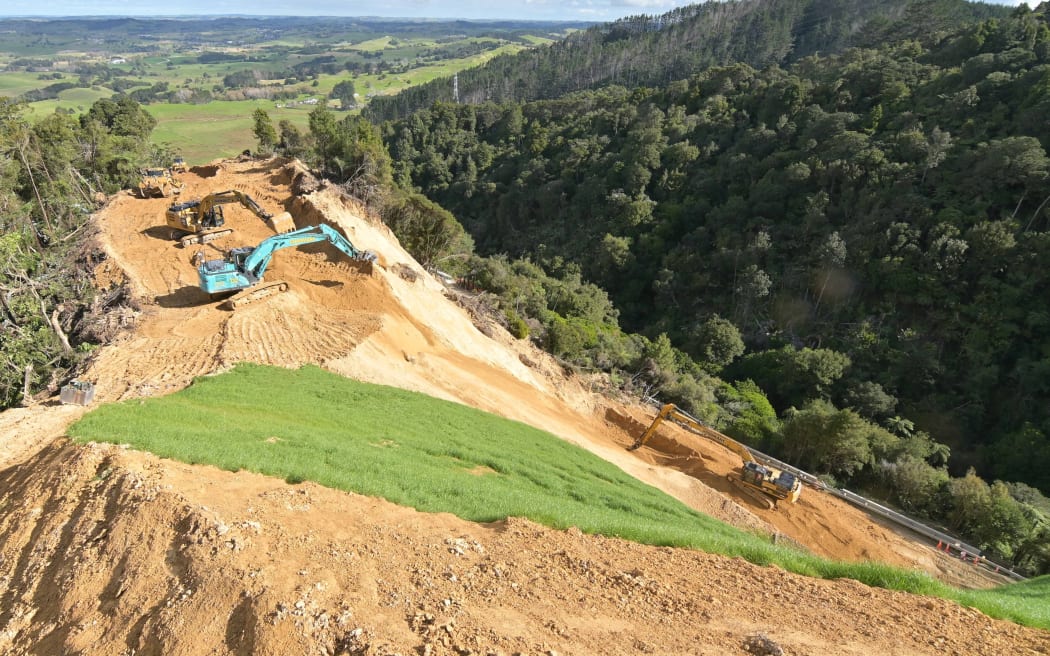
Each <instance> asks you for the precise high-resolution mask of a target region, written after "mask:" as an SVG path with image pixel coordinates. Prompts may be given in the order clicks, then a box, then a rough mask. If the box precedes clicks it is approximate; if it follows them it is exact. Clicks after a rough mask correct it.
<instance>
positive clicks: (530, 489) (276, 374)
mask: <svg viewBox="0 0 1050 656" xmlns="http://www.w3.org/2000/svg"><path fill="white" fill-rule="evenodd" d="M70 435H71V436H72V437H73V438H74V439H76V440H79V441H99V442H112V443H117V444H129V445H131V446H132V447H134V448H137V449H142V450H145V451H150V452H152V453H154V454H156V455H158V456H161V457H165V458H173V459H176V460H180V461H183V462H188V463H202V464H210V465H214V466H217V467H220V468H223V469H227V470H231V471H237V470H241V469H245V470H250V471H253V472H258V473H262V474H267V475H270V476H276V477H280V478H283V479H285V480H287V481H289V482H292V483H294V482H299V481H305V480H310V481H315V482H317V483H320V484H321V485H325V486H329V487H333V488H337V489H341V490H347V491H351V492H356V493H359V494H366V495H371V496H376V497H382V498H385V499H387V500H389V501H392V502H394V503H397V504H401V505H405V506H410V507H413V508H416V509H418V510H421V511H424V512H449V513H453V514H455V515H457V516H459V517H462V518H464V519H468V520H472V521H479V522H490V521H497V520H500V519H504V518H506V517H527V518H529V519H531V520H533V521H536V522H539V523H542V524H545V525H547V526H551V527H554V528H567V527H570V526H576V527H578V528H579V529H580V530H582V531H584V532H587V533H600V534H604V535H611V536H617V537H621V538H625V539H628V540H633V541H636V542H641V543H645V544H652V545H668V546H677V547H689V548H695V549H701V550H703V551H707V552H712V553H719V554H724V555H728V556H742V557H744V558H746V559H747V560H749V561H751V562H754V563H758V564H763V565H765V564H775V565H778V566H780V567H783V568H784V569H787V570H790V571H793V572H797V573H800V574H805V575H810V576H819V577H824V578H840V577H848V578H853V579H856V580H859V581H862V582H864V583H868V584H870V585H875V586H879V587H885V588H891V589H898V590H906V591H910V592H915V593H920V594H935V595H938V596H943V597H948V598H952V599H957V600H959V601H961V602H963V603H967V604H969V605H973V606H975V607H977V608H979V609H981V610H982V611H984V612H986V613H988V614H989V615H992V616H996V617H1004V618H1008V619H1011V620H1014V621H1017V622H1019V623H1023V624H1029V625H1033V626H1039V627H1042V628H1048V629H1050V617H1048V614H1047V610H1046V608H1047V607H1050V604H1046V600H1047V599H1048V598H1050V594H1048V592H1050V590H1048V589H1047V588H1048V585H1050V584H1047V583H1046V582H1045V581H1039V582H1035V581H1032V582H1028V583H1026V584H1024V585H1022V586H1007V587H1005V588H1001V589H997V590H992V591H982V592H965V591H960V590H955V589H952V588H949V587H947V586H944V585H942V584H940V583H938V582H937V581H934V580H933V579H932V578H930V577H929V576H927V575H925V574H920V573H917V572H908V571H904V570H900V569H896V568H893V567H889V566H885V565H879V564H874V563H839V562H832V561H827V560H823V559H820V558H816V557H814V556H812V555H809V554H805V553H801V552H798V551H796V550H793V549H790V548H787V547H783V546H778V545H773V544H770V543H768V542H766V541H765V540H763V539H761V538H759V537H758V536H755V535H752V534H750V533H745V532H743V531H740V530H738V529H736V528H733V527H731V526H728V525H726V524H723V523H721V522H719V521H717V520H715V519H713V518H711V517H708V516H706V515H704V514H701V513H698V512H696V511H693V510H691V509H690V508H688V507H686V506H685V505H683V504H682V503H680V502H679V501H677V500H676V499H674V498H672V497H670V496H669V495H667V494H664V493H663V492H661V491H659V490H657V489H655V488H653V487H650V486H648V485H645V484H643V483H641V482H639V481H638V480H636V479H634V478H632V477H630V476H628V475H627V474H625V473H624V472H623V471H621V470H620V469H618V468H617V467H615V466H613V465H612V464H610V463H608V462H606V461H605V460H602V459H601V458H598V457H597V456H595V455H593V454H591V453H590V452H588V451H585V450H583V449H580V448H578V447H576V446H573V445H571V444H569V443H568V442H566V441H564V440H561V439H559V438H557V437H555V436H554V435H551V434H549V433H545V432H543V431H540V430H537V429H535V428H532V427H530V426H527V425H525V424H521V423H518V422H514V421H509V420H506V419H502V418H500V417H496V416H494V415H490V414H488V413H485V412H481V411H479V410H475V409H472V408H469V407H466V406H462V405H459V404H455V403H449V402H447V401H442V400H437V399H433V398H431V397H428V396H425V395H422V394H418V393H414V392H407V391H405V390H401V389H397V388H392V387H385V386H379V385H370V384H365V383H360V382H357V381H353V380H349V379H346V378H343V377H340V376H336V375H334V374H331V373H328V372H325V371H323V370H322V369H320V368H317V367H303V368H302V369H299V370H288V369H280V368H270V367H263V366H258V365H248V364H242V365H239V366H237V367H236V368H234V369H233V370H231V371H230V372H228V373H226V374H223V375H219V376H210V377H203V378H198V379H197V380H195V381H194V383H193V385H191V386H190V387H188V388H187V389H185V390H183V391H181V392H179V393H176V394H173V395H170V396H165V397H160V398H155V399H146V400H134V401H127V402H123V403H119V404H113V405H107V406H103V407H100V408H98V409H96V410H94V411H93V412H91V413H89V414H87V415H86V416H85V417H84V418H83V419H81V420H80V421H79V422H77V423H76V424H74V425H73V426H72V427H71V428H70Z"/></svg>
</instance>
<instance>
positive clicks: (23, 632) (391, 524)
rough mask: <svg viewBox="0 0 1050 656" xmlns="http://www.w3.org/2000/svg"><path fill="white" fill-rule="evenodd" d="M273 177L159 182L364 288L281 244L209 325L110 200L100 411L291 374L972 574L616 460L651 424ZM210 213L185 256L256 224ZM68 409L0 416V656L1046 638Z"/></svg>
mask: <svg viewBox="0 0 1050 656" xmlns="http://www.w3.org/2000/svg"><path fill="white" fill-rule="evenodd" d="M295 173H296V170H295V169H294V168H291V167H285V166H283V165H282V163H280V162H275V161H273V162H232V161H227V162H222V163H221V164H219V165H216V166H214V167H206V168H198V169H195V172H194V173H191V174H188V175H186V176H184V178H185V180H186V182H187V185H186V188H185V190H184V192H183V197H185V198H196V197H200V196H202V195H204V194H206V193H210V192H214V191H221V190H224V189H228V188H236V189H240V190H241V191H244V192H246V193H248V194H250V195H251V196H252V197H254V198H255V199H256V200H257V201H259V203H260V204H261V205H262V206H263V207H264V208H265V209H267V210H268V211H270V212H274V213H276V212H279V211H283V210H285V209H287V210H289V211H291V212H292V214H293V216H295V218H296V222H297V224H298V225H299V226H300V227H301V226H303V225H307V224H312V223H317V222H319V221H322V220H323V221H328V222H329V223H331V224H333V225H336V226H338V227H340V228H341V229H343V230H344V232H345V233H346V234H347V236H348V237H349V238H350V240H351V241H352V242H354V244H355V245H356V246H358V247H359V248H366V249H370V250H374V251H376V252H378V253H380V255H381V266H377V267H376V268H375V271H374V272H372V273H371V275H368V274H367V273H365V272H362V271H360V270H359V269H358V268H356V267H355V266H354V265H351V264H348V263H346V262H345V260H343V259H341V258H339V257H336V254H335V253H334V252H333V251H330V250H329V249H328V247H327V246H317V247H308V248H303V249H298V250H295V249H287V250H283V251H281V252H279V253H278V254H277V255H276V256H275V258H274V261H273V264H272V265H271V269H270V271H268V273H267V279H268V280H277V279H282V280H286V281H288V282H289V283H290V290H289V291H288V292H287V293H285V294H282V295H280V296H277V297H275V298H272V299H269V300H268V301H267V302H264V303H260V304H256V305H250V306H248V307H246V308H243V309H239V310H238V311H237V312H236V313H231V312H228V311H224V310H222V309H219V308H218V307H217V304H216V303H214V302H211V301H210V299H208V298H207V297H206V296H204V295H203V294H202V293H201V292H200V291H199V290H198V289H197V285H196V274H195V270H194V268H193V266H192V265H191V264H190V258H191V256H192V255H193V253H194V252H195V250H196V249H197V248H199V247H193V248H190V249H181V248H178V247H176V246H174V242H172V241H171V240H170V239H169V235H168V231H167V229H165V228H162V227H160V226H162V224H163V219H162V217H163V211H164V209H165V206H166V205H167V204H168V201H166V200H163V199H156V200H142V199H136V198H133V197H130V196H127V195H120V196H118V197H115V198H114V199H113V200H112V201H111V202H110V203H109V205H108V206H107V207H106V208H105V209H104V210H103V211H101V212H100V213H99V214H98V215H97V217H96V221H97V226H98V230H99V237H98V239H99V241H100V245H101V247H102V248H103V249H104V250H105V252H106V253H107V255H108V259H106V260H105V261H104V262H102V264H100V265H99V267H98V270H97V272H96V273H97V280H98V284H99V285H100V286H103V287H105V286H106V285H109V284H112V283H115V282H120V281H127V283H128V284H129V285H130V286H131V287H132V289H133V294H134V296H135V297H136V298H137V299H139V301H140V302H141V304H142V305H141V307H142V310H141V312H140V313H139V314H138V315H137V316H136V317H133V319H134V320H133V321H129V325H130V328H129V330H128V331H127V333H126V334H125V336H124V337H123V338H121V339H120V340H119V341H118V342H116V343H114V344H111V345H109V346H106V347H104V348H102V349H100V352H99V354H98V357H97V358H96V360H95V361H94V364H93V366H92V368H91V369H90V371H89V372H88V373H87V375H86V376H84V378H86V379H88V380H92V381H94V382H96V383H97V386H98V387H97V392H96V398H97V399H98V400H99V401H102V402H105V401H113V400H118V399H129V398H136V397H140V396H151V395H157V394H164V393H169V392H172V391H176V390H178V389H181V388H182V387H184V386H185V385H187V384H188V383H189V382H190V381H191V380H192V378H193V377H194V376H197V375H201V374H205V373H210V372H215V371H221V370H223V369H224V368H227V367H229V366H230V365H232V364H233V363H236V362H238V361H242V360H250V361H255V362H262V363H270V364H276V365H281V366H298V365H301V364H304V363H316V364H320V365H322V366H324V367H326V368H328V369H330V370H332V371H335V372H338V373H341V374H344V375H347V376H352V377H354V378H357V379H361V380H366V381H372V382H377V383H383V384H389V385H396V386H399V387H404V388H407V389H413V390H417V391H421V392H425V393H427V394H431V395H433V396H438V397H441V398H446V399H450V400H454V401H459V402H462V403H467V404H469V405H473V406H475V407H479V408H481V409H483V410H488V411H491V412H494V413H497V414H500V415H503V416H507V417H510V418H513V419H517V420H521V421H524V422H527V423H529V424H532V425H535V426H537V427H539V428H543V429H545V430H549V431H551V432H553V433H555V434H557V435H559V436H561V437H563V438H565V439H567V440H570V441H572V442H574V443H576V444H579V445H580V446H582V447H584V448H587V449H589V450H591V451H593V452H595V453H597V454H598V455H600V456H602V457H604V458H607V459H608V460H610V461H612V462H614V463H616V464H617V465H619V466H620V467H622V468H623V469H624V470H625V471H627V472H628V473H631V474H633V475H635V476H636V477H638V478H640V479H642V480H644V481H646V482H648V483H650V484H652V485H654V486H657V487H659V488H661V489H663V490H665V491H667V492H668V493H670V494H672V495H674V496H676V497H677V498H679V499H681V500H682V501H683V502H685V503H687V504H688V505H690V506H692V507H694V508H697V509H699V510H702V511H705V512H708V513H710V514H712V515H714V516H716V517H720V518H722V519H724V520H726V521H730V522H732V523H735V524H737V525H739V526H742V527H745V528H750V529H752V530H759V531H766V532H774V531H775V532H779V533H781V534H783V535H786V536H788V537H790V538H791V539H794V540H796V541H798V542H799V543H801V544H804V545H806V546H807V547H808V548H810V549H812V550H814V551H815V552H817V553H820V554H822V555H827V556H831V557H835V558H842V559H851V560H863V559H877V560H884V561H887V562H892V563H894V564H898V565H902V566H907V567H917V568H922V569H925V570H927V571H931V572H933V573H935V574H937V575H938V576H941V577H942V578H945V579H947V580H949V581H953V582H965V583H968V584H971V585H976V584H979V583H980V582H981V579H979V578H976V577H975V574H974V573H973V571H972V568H971V567H969V566H965V565H964V564H962V563H958V562H956V561H953V560H952V559H949V558H945V557H943V556H942V555H941V554H939V553H938V552H936V551H935V550H934V549H931V548H927V547H923V546H921V545H918V544H915V543H913V542H910V541H909V540H907V539H905V538H904V537H902V536H899V535H897V534H896V533H895V532H893V531H892V530H890V529H888V528H886V527H884V526H882V525H880V524H877V523H876V522H874V521H873V520H871V519H870V518H868V517H867V516H865V515H863V514H861V513H859V512H858V511H856V510H853V509H852V508H850V507H849V506H846V505H844V504H841V503H839V502H837V500H835V499H832V498H828V497H825V496H822V495H820V494H819V493H817V492H815V491H813V490H806V491H805V493H804V495H803V498H802V500H801V501H800V503H799V504H798V505H797V506H794V507H788V508H784V507H783V506H782V509H781V511H779V512H770V511H765V510H763V509H759V508H756V507H754V506H752V505H751V504H749V503H748V501H747V499H746V497H740V496H734V495H733V492H732V490H731V489H722V487H721V486H722V484H723V483H724V472H725V471H728V470H729V469H730V468H732V467H734V466H737V465H739V463H734V462H733V461H732V457H731V456H730V454H728V452H725V451H724V450H721V448H720V447H717V446H714V445H709V444H705V443H704V442H703V440H700V439H699V438H696V437H693V436H691V435H688V434H686V433H684V432H681V431H679V430H678V429H676V428H673V427H669V428H668V429H666V430H664V429H662V430H661V432H660V434H659V435H658V437H657V438H656V439H654V440H653V441H652V442H651V444H650V446H651V448H650V447H646V448H645V449H641V450H639V451H637V452H627V451H626V450H625V447H626V446H628V445H630V444H631V442H632V441H633V440H634V438H635V436H636V435H637V432H638V429H639V427H640V426H641V425H642V424H644V423H647V422H648V421H649V419H651V416H652V415H651V412H650V411H649V410H648V409H644V408H638V407H628V406H625V405H623V404H619V403H613V402H610V401H608V400H606V399H603V398H601V397H597V396H595V395H593V394H591V393H589V392H588V391H587V389H586V387H585V385H584V384H583V383H581V381H578V380H575V379H572V378H570V377H567V376H565V375H564V374H563V373H562V369H561V368H560V367H558V366H557V365H556V364H555V363H554V362H552V361H551V360H550V359H549V358H548V357H546V356H545V355H543V354H542V353H539V352H537V351H535V350H533V349H532V348H530V347H529V346H528V345H527V344H523V343H520V342H517V341H515V340H513V339H511V338H510V337H509V336H508V335H507V334H506V333H504V332H503V331H501V330H500V329H498V328H497V327H494V326H490V325H485V324H482V326H483V330H484V332H483V331H482V330H479V328H478V327H477V326H475V324H474V323H473V322H472V321H471V318H470V317H469V315H468V314H467V313H466V312H465V311H464V310H463V309H462V308H461V307H460V306H458V305H456V304H455V303H453V302H452V301H451V300H449V299H447V298H446V297H445V295H444V294H445V290H444V288H443V287H442V285H440V284H439V283H438V282H436V281H435V280H433V279H432V278H431V277H430V276H428V275H426V274H425V273H424V272H423V271H422V270H421V269H420V268H419V266H418V265H417V264H416V263H415V262H414V261H413V260H412V259H411V258H410V257H409V256H408V254H407V253H405V252H404V251H403V250H402V249H401V248H400V246H399V245H398V244H397V242H396V240H395V239H394V238H393V237H392V235H391V234H390V233H389V231H387V230H386V229H385V228H384V227H383V226H381V225H377V224H375V223H374V222H371V221H369V220H366V219H364V218H361V216H360V213H358V212H356V211H355V208H354V207H353V206H352V205H351V204H348V203H347V202H345V201H344V200H343V199H341V198H340V196H339V195H338V194H336V193H335V192H334V191H333V190H327V189H321V190H320V191H318V192H316V193H313V194H311V195H309V196H306V197H293V195H292V192H291V187H290V186H291V183H292V181H293V176H294V175H295ZM226 209H227V211H226V217H227V222H228V224H229V225H230V226H231V227H233V228H235V232H234V234H233V235H231V236H229V237H226V238H224V239H223V240H222V241H218V242H213V243H211V244H208V245H206V246H205V247H204V250H205V251H206V253H207V256H208V257H209V259H210V258H213V257H216V256H218V253H219V252H220V249H223V248H229V247H232V246H237V245H246V244H251V245H254V244H256V243H258V242H259V241H261V240H262V239H264V238H266V237H267V236H269V235H270V234H272V233H271V231H270V230H269V229H268V228H267V227H266V225H265V224H264V223H263V222H262V221H260V220H259V219H258V218H257V217H256V216H255V215H253V214H251V213H250V212H249V211H248V210H247V209H245V208H241V207H240V206H233V205H231V206H227V208H226ZM82 412H83V409H81V408H76V407H70V406H55V405H43V406H37V407H31V408H25V409H14V410H9V411H6V412H4V413H2V414H0V435H2V436H3V437H2V442H0V449H2V451H0V468H2V471H0V503H2V504H3V508H4V512H3V514H0V653H4V654H63V653H70V654H72V653H77V654H107V655H108V654H128V655H130V654H137V655H142V654H164V655H182V654H187V655H189V654H307V653H310V654H340V653H345V654H373V655H380V654H433V655H439V654H442V655H443V654H517V653H521V654H551V653H557V654H628V653H630V654H634V653H651V654H686V653H688V654H732V653H747V652H748V648H749V647H750V651H751V653H776V652H775V649H773V643H776V645H779V647H780V648H782V649H783V651H784V653H788V654H870V653H886V654H938V655H939V654H944V653H958V654H990V655H992V654H994V655H998V654H1026V653H1028V654H1046V653H1050V634H1048V633H1047V632H1045V631H1038V630H1033V629H1026V628H1022V627H1018V626H1016V625H1013V624H1009V623H1006V622H1001V621H995V620H991V619H989V618H987V617H985V616H983V615H981V614H980V613H978V612H976V611H973V610H970V609H966V608H962V607H960V606H958V605H957V604H954V603H951V602H946V601H942V600H938V599H927V598H923V597H917V596H913V595H906V594H902V593H894V592H889V591H885V590H879V589H871V588H867V587H866V586H863V585H860V584H858V583H855V582H851V581H821V580H814V579H808V578H804V577H800V576H796V575H793V574H788V573H785V572H783V571H781V570H779V569H777V568H768V567H758V566H754V565H751V564H749V563H746V562H744V561H742V560H740V559H727V558H722V557H717V556H710V555H706V554H702V553H698V552H694V551H689V550H682V549H669V548H655V547H646V546H641V545H636V544H631V543H627V542H624V541H621V540H616V539H608V538H601V537H594V536H586V535H582V534H580V533H579V532H578V531H571V530H570V531H552V530H548V529H545V528H542V527H539V526H537V525H535V524H532V523H530V522H528V521H525V520H520V519H511V520H508V521H506V522H499V523H496V524H491V525H479V524H474V523H470V522H465V521H462V520H460V519H458V518H455V517H452V516H449V515H427V514H421V513H417V512H415V511H412V510H408V509H404V508H400V507H396V506H393V505H391V504H389V503H386V502H384V501H381V500H376V499H371V498H367V497H363V496H359V495H353V494H346V493H342V492H337V491H333V490H328V489H325V488H321V487H319V486H316V485H311V484H305V485H295V486H292V485H287V484H285V483H283V482H282V481H277V480H273V479H269V478H265V477H262V476H257V475H253V474H248V473H243V472H241V473H236V474H235V473H229V472H223V471H219V470H216V469H213V468H209V467H195V466H189V465H183V464H180V463H175V462H171V461H165V460H160V459H158V458H155V457H153V456H151V455H149V454H143V453H138V452H133V451H129V450H124V449H121V448H118V447H110V446H77V445H72V444H69V443H68V442H67V441H66V440H64V439H63V438H62V435H63V433H64V430H65V427H66V426H67V425H68V423H69V422H71V421H73V420H74V419H75V418H76V417H78V416H79V415H80V414H81V413H82ZM705 483H708V484H710V485H711V486H712V487H709V486H708V485H707V484H705ZM765 639H768V640H769V641H770V642H768V643H767V642H763V640H765ZM763 648H768V650H767V651H762V649H763Z"/></svg>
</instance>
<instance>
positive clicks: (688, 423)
mask: <svg viewBox="0 0 1050 656" xmlns="http://www.w3.org/2000/svg"><path fill="white" fill-rule="evenodd" d="M668 419H670V420H671V421H673V422H675V423H676V424H678V425H679V426H681V427H683V428H685V429H686V430H688V431H689V432H691V433H695V434H697V435H699V436H700V437H706V438H707V439H709V440H711V441H713V442H718V443H719V444H721V445H722V446H724V447H726V448H727V449H729V450H730V451H732V452H733V453H735V454H737V455H738V456H740V459H741V460H743V461H744V462H754V460H755V457H754V456H753V455H751V451H749V450H748V448H747V447H746V446H744V445H743V444H741V443H740V442H737V441H736V440H734V439H731V438H729V437H727V436H725V435H722V434H721V433H719V432H718V431H716V430H712V429H710V428H708V427H707V426H704V425H703V424H702V423H700V420H699V419H696V418H695V417H693V416H692V415H690V414H689V413H687V412H685V411H684V410H682V409H680V408H679V407H678V406H676V405H675V404H673V403H668V404H667V405H665V406H663V407H662V408H660V412H659V413H657V415H656V418H655V419H653V423H651V424H649V428H646V429H645V432H644V433H642V436H641V437H639V438H638V440H637V441H636V442H635V443H634V444H633V445H631V447H630V448H629V449H628V450H629V451H634V450H635V449H638V448H640V447H642V446H644V445H645V443H646V442H648V441H649V440H650V439H651V438H652V436H653V435H654V434H655V433H656V429H657V428H659V427H660V424H662V423H663V422H664V421H665V420H668Z"/></svg>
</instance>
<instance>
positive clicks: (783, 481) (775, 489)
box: [628, 403, 802, 508]
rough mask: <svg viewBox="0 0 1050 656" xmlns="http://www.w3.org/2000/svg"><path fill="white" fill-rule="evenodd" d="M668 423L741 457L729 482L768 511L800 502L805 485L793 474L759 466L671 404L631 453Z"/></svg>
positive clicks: (741, 449)
mask: <svg viewBox="0 0 1050 656" xmlns="http://www.w3.org/2000/svg"><path fill="white" fill-rule="evenodd" d="M666 419H669V420H671V421H673V422H674V423H676V424H678V425H679V426H681V427H683V428H685V429H686V430H688V431H689V432H691V433H693V434H695V435H699V436H700V437H705V438H707V439H709V440H711V441H713V442H717V443H718V444H721V445H722V446H724V447H726V448H727V449H729V450H730V451H732V452H733V453H735V454H737V455H738V456H740V458H741V460H743V461H744V464H743V466H741V467H740V470H739V471H735V472H731V473H730V474H728V475H726V478H727V479H729V482H730V483H732V484H733V485H736V486H737V487H739V488H740V489H741V490H742V491H744V492H747V493H749V496H751V497H752V498H754V499H755V500H756V501H758V502H760V503H761V504H763V505H764V506H766V507H767V508H775V507H776V505H777V501H781V500H784V499H787V500H788V501H790V502H791V503H795V502H796V501H798V497H799V495H800V494H801V493H802V482H801V481H800V480H798V478H797V477H796V476H795V475H794V474H792V473H791V472H787V471H780V470H778V469H776V468H774V467H771V466H769V465H766V464H763V463H760V462H759V461H758V460H756V459H755V456H754V455H753V454H752V453H751V451H750V450H749V449H748V448H747V447H746V446H744V445H743V444H741V443H740V442H737V441H736V440H734V439H732V438H731V437H728V436H726V435H723V434H721V433H719V432H718V431H716V430H714V429H713V428H708V427H707V426H704V425H703V424H701V423H700V421H699V420H698V419H696V418H694V417H692V416H690V415H689V414H688V413H686V412H685V411H684V410H681V409H679V408H678V406H676V405H675V404H673V403H668V404H667V405H665V406H664V407H662V408H661V409H660V412H659V413H658V414H657V415H656V418H655V419H653V423H652V424H650V425H649V428H647V429H645V432H644V433H642V436H641V437H639V438H638V441H637V442H635V443H634V444H633V445H632V446H631V447H630V448H629V449H628V450H629V451H634V450H635V449H637V448H639V447H640V446H642V445H644V444H645V443H646V442H648V441H649V439H650V438H651V437H652V436H653V434H655V433H656V429H657V427H659V426H660V424H661V423H663V421H664V420H666Z"/></svg>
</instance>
